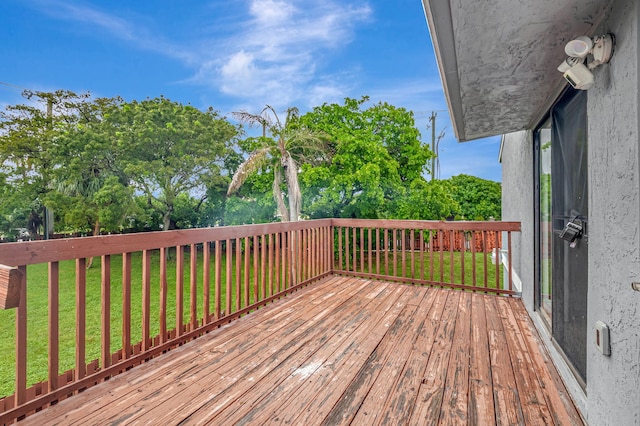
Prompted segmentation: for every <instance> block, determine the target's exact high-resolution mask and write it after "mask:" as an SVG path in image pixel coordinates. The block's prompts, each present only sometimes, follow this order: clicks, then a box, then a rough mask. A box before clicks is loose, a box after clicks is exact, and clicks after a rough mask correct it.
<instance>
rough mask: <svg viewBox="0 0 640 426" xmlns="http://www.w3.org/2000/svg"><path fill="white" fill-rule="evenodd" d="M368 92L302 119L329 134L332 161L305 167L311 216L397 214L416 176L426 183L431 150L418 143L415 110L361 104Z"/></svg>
mask: <svg viewBox="0 0 640 426" xmlns="http://www.w3.org/2000/svg"><path fill="white" fill-rule="evenodd" d="M367 101H368V97H363V98H361V99H360V100H355V99H350V98H347V99H345V102H344V104H343V105H339V104H324V105H322V106H321V107H316V108H314V109H313V111H311V112H309V113H307V114H305V115H304V116H302V117H301V122H302V123H303V124H304V125H305V126H307V127H309V128H311V129H316V130H322V131H323V132H325V133H327V134H328V135H329V136H330V144H331V145H330V147H331V150H332V153H333V155H332V161H331V163H330V164H327V165H319V166H317V167H305V168H303V173H302V175H301V176H302V179H301V180H302V182H303V188H304V191H305V212H306V213H307V214H308V215H309V216H310V217H314V218H315V217H357V218H387V217H396V214H397V212H396V211H395V209H396V208H397V205H398V200H399V198H401V197H403V196H404V195H405V194H406V192H407V191H408V190H409V189H410V187H411V185H412V184H413V182H414V181H419V182H420V181H422V182H424V178H423V177H422V175H423V173H424V172H425V171H426V167H427V161H428V160H429V158H431V155H432V153H431V151H430V150H429V148H428V147H427V146H424V145H422V144H421V142H420V140H419V137H420V134H419V132H418V130H417V129H416V127H415V120H414V118H413V113H412V112H410V111H407V110H406V109H404V108H397V107H394V106H392V105H389V104H387V103H379V104H376V105H373V106H372V107H369V108H367V109H364V108H363V106H364V104H365V103H366V102H367Z"/></svg>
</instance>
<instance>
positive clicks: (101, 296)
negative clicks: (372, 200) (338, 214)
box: [0, 219, 332, 425]
mask: <svg viewBox="0 0 640 426" xmlns="http://www.w3.org/2000/svg"><path fill="white" fill-rule="evenodd" d="M330 225H331V221H330V220H328V219H327V220H317V221H307V222H297V223H276V224H267V225H247V226H236V227H221V228H208V229H193V230H186V231H168V232H151V233H144V234H129V235H117V236H100V237H88V238H75V239H66V240H51V241H35V242H25V243H7V244H0V263H1V264H3V265H6V266H10V267H11V268H2V269H3V270H4V271H9V272H10V273H9V272H7V273H5V274H4V275H3V276H5V277H6V279H5V280H4V281H5V283H6V284H7V285H6V286H5V287H6V288H10V287H11V288H12V289H15V288H16V282H17V284H18V288H19V292H17V293H18V294H16V292H15V291H13V290H7V291H6V292H4V298H5V299H6V300H8V302H9V303H8V304H7V305H6V306H7V307H11V306H16V305H17V308H16V309H15V310H11V311H0V314H2V315H0V321H1V320H4V321H5V322H13V323H15V345H14V348H13V351H14V353H15V357H13V359H12V357H11V356H8V355H9V354H7V353H0V364H9V363H12V364H15V376H14V379H13V381H14V383H15V386H14V391H15V393H14V394H13V395H10V396H7V397H5V398H2V399H0V425H2V424H5V423H8V422H12V421H13V420H15V419H19V418H21V417H22V416H25V415H27V414H29V413H30V412H33V411H35V410H39V409H41V408H43V407H46V406H47V405H48V404H52V403H55V402H57V401H60V400H62V399H64V398H67V397H69V396H71V395H73V394H74V393H77V392H78V391H80V390H82V389H84V388H86V387H88V386H91V385H93V384H96V383H99V382H100V381H103V380H105V379H107V378H109V377H111V376H113V375H115V374H118V373H119V372H122V371H124V370H126V369H129V368H131V367H132V366H135V365H137V364H140V363H142V362H144V361H146V360H149V359H151V358H153V357H155V356H157V355H158V354H161V353H162V352H165V351H167V350H169V349H171V348H172V347H175V346H178V345H180V344H183V343H184V342H186V341H188V340H191V339H194V338H196V337H198V336H200V335H202V334H204V333H206V332H208V331H210V330H211V329H213V328H216V327H219V326H220V325H221V324H224V323H227V322H229V321H231V320H233V319H235V318H238V317H239V316H241V315H245V314H247V313H249V312H250V311H252V310H255V309H258V308H260V307H261V306H264V305H265V304H267V303H269V302H271V301H272V300H274V299H277V298H279V297H282V296H283V295H286V294H288V293H290V292H292V291H295V290H296V289H298V288H300V287H301V286H304V285H307V284H308V283H310V282H312V281H313V280H315V279H318V278H320V277H322V276H324V275H326V274H328V273H329V272H330V271H331V269H332V264H331V263H332V262H331V256H332V249H331V229H330ZM92 257H96V259H95V260H94V262H93V266H92V268H91V269H87V260H88V259H90V258H92ZM116 260H117V261H118V263H120V264H121V266H120V265H116V262H115V261H116ZM69 262H72V263H73V265H69ZM98 264H99V266H98ZM37 265H40V267H39V269H41V270H44V269H46V270H45V271H44V274H42V273H41V272H42V271H40V270H38V271H36V269H37V268H38V267H37ZM169 265H170V266H169ZM96 269H98V270H96ZM173 269H175V275H173V274H172V273H171V272H173ZM63 270H65V271H67V270H69V271H70V273H71V274H72V275H73V276H71V277H68V276H63V274H62V271H63ZM134 270H136V271H138V272H139V275H136V274H134V273H133V272H132V271H134ZM32 271H33V272H34V279H31V276H30V274H31V272H32ZM36 272H37V277H36ZM98 272H99V274H98ZM88 274H91V275H96V276H97V277H98V278H97V279H96V280H97V281H99V282H98V283H96V285H91V283H89V285H88ZM42 275H44V276H45V277H46V278H42ZM116 276H118V279H117V280H116V278H115V277H116ZM9 278H11V280H9ZM36 279H39V282H36V281H35V280H36ZM9 281H10V282H9ZM116 281H117V282H116ZM69 282H70V285H67V284H65V283H69ZM203 283H204V284H203ZM9 284H10V285H11V286H9ZM43 286H44V287H43ZM0 287H2V286H1V285H0ZM133 292H135V293H136V294H135V296H136V297H133V296H134V294H132V293H133ZM30 293H34V294H36V293H39V294H43V295H44V296H43V297H41V299H44V300H38V301H35V300H34V298H33V297H32V295H31V294H30ZM114 293H117V296H119V297H114ZM170 295H171V296H173V297H169V296H170ZM16 296H17V299H16ZM69 299H71V300H69ZM115 299H118V300H115ZM132 299H133V300H139V301H140V303H141V310H139V309H134V310H132V309H131V304H132ZM152 299H154V303H153V305H154V306H155V307H156V309H157V310H155V309H154V310H152V303H151V301H152ZM87 300H93V301H99V302H93V303H91V304H88V303H87ZM74 302H75V303H74ZM96 303H97V304H96ZM31 305H33V306H31ZM185 305H186V310H185ZM114 306H116V308H115V309H114ZM133 311H140V312H141V316H140V317H136V318H133V317H134V315H132V312H133ZM14 312H15V314H14ZM116 314H117V315H116ZM68 317H71V318H68ZM89 317H90V318H91V319H93V320H92V321H89V319H90V318H89ZM116 317H119V318H116ZM152 318H154V321H153V324H152V321H151V319H152ZM42 319H46V324H43V325H42V326H41V327H40V330H39V332H40V333H42V334H43V335H39V336H37V338H36V339H35V340H36V341H35V342H34V339H29V336H28V334H27V333H28V330H30V329H33V327H32V326H31V325H30V323H32V322H36V321H39V322H41V323H42ZM63 322H64V324H69V323H70V324H72V327H73V328H72V329H69V328H68V327H67V326H66V325H65V326H62V325H61V324H62V323H63ZM92 322H93V324H91V323H92ZM96 323H97V324H96ZM113 323H115V324H113ZM47 324H48V326H47ZM112 324H113V325H112ZM92 325H93V326H92ZM152 330H156V331H155V332H153V331H152ZM74 334H75V336H74ZM96 334H97V335H96ZM69 335H70V336H71V337H70V338H66V339H65V338H64V337H65V336H66V337H68V336H69ZM114 335H117V336H118V337H119V339H118V340H119V342H114V341H112V336H114ZM134 336H137V337H135V338H134ZM7 337H8V336H0V343H3V339H5V340H6V338H7ZM32 337H34V336H32ZM90 339H91V340H98V341H99V342H100V344H99V354H98V357H97V358H96V359H92V358H93V356H91V357H90V358H89V359H90V360H89V361H88V358H87V357H88V354H87V351H88V347H90V345H89V344H88V342H89V340H90ZM138 339H139V340H138ZM43 342H46V343H44V344H45V345H46V346H45V347H46V351H43V350H42V348H40V347H36V346H40V345H42V343H43ZM63 342H64V343H63ZM114 349H115V351H114ZM39 351H40V352H44V353H45V355H44V357H45V358H46V359H45V360H44V362H46V365H48V377H40V376H38V374H37V372H36V373H35V375H34V374H33V372H32V371H31V370H34V369H36V367H32V364H34V363H33V362H29V358H30V357H32V356H33V357H35V356H36V355H35V354H36V353H37V352H39ZM63 351H64V352H66V353H69V352H71V353H73V352H75V363H74V365H72V366H71V367H72V368H70V369H69V370H67V371H65V369H66V368H65V367H64V366H62V365H61V355H60V354H61V353H62V352H63ZM89 352H91V351H90V350H89ZM94 352H95V351H94ZM32 353H33V354H34V355H32ZM41 363H42V360H40V361H38V364H41ZM5 366H6V365H5ZM61 371H63V372H62V374H61ZM28 377H29V382H34V381H38V382H37V383H35V384H31V383H29V382H28ZM32 377H35V379H32ZM0 380H4V381H6V380H7V377H2V375H0ZM39 380H42V381H39Z"/></svg>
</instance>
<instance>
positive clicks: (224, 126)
mask: <svg viewBox="0 0 640 426" xmlns="http://www.w3.org/2000/svg"><path fill="white" fill-rule="evenodd" d="M105 122H106V123H107V124H108V125H109V126H110V127H111V128H112V130H113V137H114V138H115V140H116V143H117V146H118V149H119V150H120V152H121V153H122V155H123V158H124V159H125V160H124V162H125V165H124V172H125V174H126V175H127V176H128V177H129V179H130V182H131V184H132V186H133V187H134V188H135V189H136V190H137V191H139V192H140V193H143V194H145V196H146V197H148V199H149V200H153V202H152V203H150V204H151V205H153V206H155V207H156V208H158V209H159V212H160V213H161V215H162V227H163V229H165V230H168V229H170V227H171V215H172V214H173V212H174V210H175V207H176V203H177V202H178V197H179V196H180V194H199V196H202V197H203V196H204V195H205V193H206V189H207V187H208V185H209V183H210V182H211V181H212V180H215V179H217V177H218V176H219V174H220V164H221V161H222V159H223V158H224V157H225V155H226V152H227V146H231V144H232V142H233V141H234V139H235V138H236V137H237V136H238V135H239V131H240V130H239V129H238V128H237V127H236V126H234V125H232V124H231V123H229V122H228V121H227V120H226V119H225V118H224V117H221V116H220V115H219V114H218V112H216V111H215V110H213V108H209V109H207V110H206V111H201V110H199V109H197V108H195V107H193V106H191V105H182V104H180V103H177V102H172V101H170V100H169V99H166V98H164V97H160V98H155V99H147V100H144V101H141V102H138V101H132V102H129V103H123V104H121V105H119V106H118V107H117V108H114V109H113V110H112V111H110V113H109V114H108V115H107V116H105Z"/></svg>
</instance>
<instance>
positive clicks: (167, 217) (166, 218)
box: [162, 208, 173, 231]
mask: <svg viewBox="0 0 640 426" xmlns="http://www.w3.org/2000/svg"><path fill="white" fill-rule="evenodd" d="M172 210H173V209H170V208H169V209H167V210H166V211H165V212H164V214H163V215H162V230H163V231H168V230H169V228H171V211H172Z"/></svg>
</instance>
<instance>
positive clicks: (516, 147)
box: [502, 131, 535, 313]
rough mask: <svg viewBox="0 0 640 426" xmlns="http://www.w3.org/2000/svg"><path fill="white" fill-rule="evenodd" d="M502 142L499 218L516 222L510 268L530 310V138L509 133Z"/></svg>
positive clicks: (531, 187)
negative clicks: (519, 223)
mask: <svg viewBox="0 0 640 426" xmlns="http://www.w3.org/2000/svg"><path fill="white" fill-rule="evenodd" d="M503 138H504V139H503V141H502V158H504V159H505V161H503V163H502V220H514V221H520V222H521V224H522V231H521V232H520V234H518V233H515V234H513V236H512V239H513V240H512V243H511V252H512V262H513V270H514V271H516V273H517V274H518V275H519V278H520V280H521V281H522V300H523V302H524V304H525V306H526V308H527V310H528V311H529V312H531V313H533V310H534V306H533V272H534V271H533V268H534V263H533V250H534V245H533V242H534V241H535V240H534V229H533V223H534V210H533V186H532V185H533V139H532V136H531V132H530V131H521V132H515V133H509V134H507V135H504V136H503Z"/></svg>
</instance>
